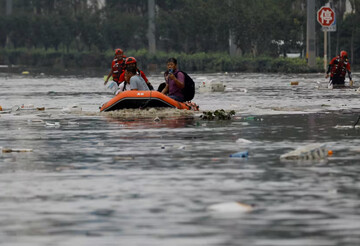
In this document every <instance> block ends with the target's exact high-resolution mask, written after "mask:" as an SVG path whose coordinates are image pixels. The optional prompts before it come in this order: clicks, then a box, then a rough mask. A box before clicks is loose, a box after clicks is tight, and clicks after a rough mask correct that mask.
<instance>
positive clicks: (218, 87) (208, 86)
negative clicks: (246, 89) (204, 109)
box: [199, 81, 226, 93]
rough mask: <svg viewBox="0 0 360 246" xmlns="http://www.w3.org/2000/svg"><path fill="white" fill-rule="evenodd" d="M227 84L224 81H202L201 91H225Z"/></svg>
mask: <svg viewBox="0 0 360 246" xmlns="http://www.w3.org/2000/svg"><path fill="white" fill-rule="evenodd" d="M225 87H226V86H225V85H224V84H223V83H222V82H213V81H210V82H202V84H201V85H200V86H199V92H200V93H204V92H223V91H225Z"/></svg>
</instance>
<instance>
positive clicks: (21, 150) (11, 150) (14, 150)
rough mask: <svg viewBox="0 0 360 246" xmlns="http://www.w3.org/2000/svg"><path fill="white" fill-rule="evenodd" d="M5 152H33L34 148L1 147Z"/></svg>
mask: <svg viewBox="0 0 360 246" xmlns="http://www.w3.org/2000/svg"><path fill="white" fill-rule="evenodd" d="M0 149H1V152H3V153H11V152H32V151H33V150H32V149H9V148H0Z"/></svg>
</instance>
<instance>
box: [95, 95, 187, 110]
mask: <svg viewBox="0 0 360 246" xmlns="http://www.w3.org/2000/svg"><path fill="white" fill-rule="evenodd" d="M149 107H153V108H158V107H170V108H177V109H186V110H190V109H192V107H191V105H187V104H185V103H181V102H178V101H176V100H174V99H172V98H170V97H168V96H166V95H164V94H162V93H160V92H158V91H124V92H121V93H119V94H117V95H116V96H115V97H113V98H112V99H111V100H110V101H108V102H106V103H104V104H103V105H102V107H101V108H100V112H107V111H114V110H119V109H126V108H149Z"/></svg>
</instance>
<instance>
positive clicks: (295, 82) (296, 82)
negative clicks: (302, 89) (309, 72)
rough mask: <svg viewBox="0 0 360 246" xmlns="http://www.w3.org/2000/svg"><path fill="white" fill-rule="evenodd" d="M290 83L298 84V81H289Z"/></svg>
mask: <svg viewBox="0 0 360 246" xmlns="http://www.w3.org/2000/svg"><path fill="white" fill-rule="evenodd" d="M290 85H299V82H298V81H291V82H290Z"/></svg>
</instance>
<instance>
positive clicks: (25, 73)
mask: <svg viewBox="0 0 360 246" xmlns="http://www.w3.org/2000/svg"><path fill="white" fill-rule="evenodd" d="M21 74H22V75H28V74H30V72H29V71H23V72H22V73H21Z"/></svg>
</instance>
